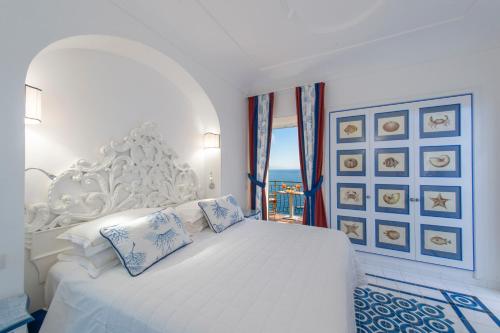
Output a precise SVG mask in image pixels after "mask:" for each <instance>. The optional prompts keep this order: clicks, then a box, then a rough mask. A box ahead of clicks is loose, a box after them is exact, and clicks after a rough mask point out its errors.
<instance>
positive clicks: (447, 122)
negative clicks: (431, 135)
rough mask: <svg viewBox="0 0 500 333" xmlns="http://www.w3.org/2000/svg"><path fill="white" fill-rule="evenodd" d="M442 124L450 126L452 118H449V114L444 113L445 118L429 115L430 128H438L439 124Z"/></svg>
mask: <svg viewBox="0 0 500 333" xmlns="http://www.w3.org/2000/svg"><path fill="white" fill-rule="evenodd" d="M441 125H442V126H444V127H448V125H450V119H449V118H448V116H447V115H444V117H443V118H436V119H434V118H433V117H432V116H430V117H429V127H430V128H437V127H438V126H441Z"/></svg>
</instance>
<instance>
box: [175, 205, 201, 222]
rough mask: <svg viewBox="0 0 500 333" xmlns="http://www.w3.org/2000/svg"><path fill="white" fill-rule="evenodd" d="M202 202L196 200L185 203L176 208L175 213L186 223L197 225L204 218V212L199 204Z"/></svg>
mask: <svg viewBox="0 0 500 333" xmlns="http://www.w3.org/2000/svg"><path fill="white" fill-rule="evenodd" d="M200 201H201V200H194V201H189V202H185V203H183V204H180V205H179V206H177V207H175V212H176V213H177V215H178V216H179V218H180V219H181V221H182V222H184V223H195V222H197V221H199V220H200V219H201V218H204V216H203V212H202V211H201V209H200V206H198V202H200Z"/></svg>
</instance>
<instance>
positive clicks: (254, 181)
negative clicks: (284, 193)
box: [248, 174, 266, 188]
mask: <svg viewBox="0 0 500 333" xmlns="http://www.w3.org/2000/svg"><path fill="white" fill-rule="evenodd" d="M248 179H250V181H251V182H252V183H253V184H255V185H257V186H259V187H262V188H264V187H266V184H265V183H264V182H260V181H258V180H257V178H255V177H254V176H252V175H250V174H248Z"/></svg>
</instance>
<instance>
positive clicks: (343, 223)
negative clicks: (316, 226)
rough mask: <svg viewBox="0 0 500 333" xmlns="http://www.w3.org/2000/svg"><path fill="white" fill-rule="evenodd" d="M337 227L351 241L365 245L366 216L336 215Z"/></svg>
mask: <svg viewBox="0 0 500 333" xmlns="http://www.w3.org/2000/svg"><path fill="white" fill-rule="evenodd" d="M337 229H338V230H340V231H342V232H344V233H345V234H346V236H347V237H348V238H349V240H350V241H351V243H353V244H358V245H366V244H367V242H366V218H363V217H354V216H344V215H337Z"/></svg>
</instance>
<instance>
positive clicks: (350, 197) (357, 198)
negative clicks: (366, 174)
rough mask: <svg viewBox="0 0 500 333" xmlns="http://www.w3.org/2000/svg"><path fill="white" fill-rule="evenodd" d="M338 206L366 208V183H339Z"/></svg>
mask: <svg viewBox="0 0 500 333" xmlns="http://www.w3.org/2000/svg"><path fill="white" fill-rule="evenodd" d="M337 208H338V209H351V210H366V184H363V183H337Z"/></svg>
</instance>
